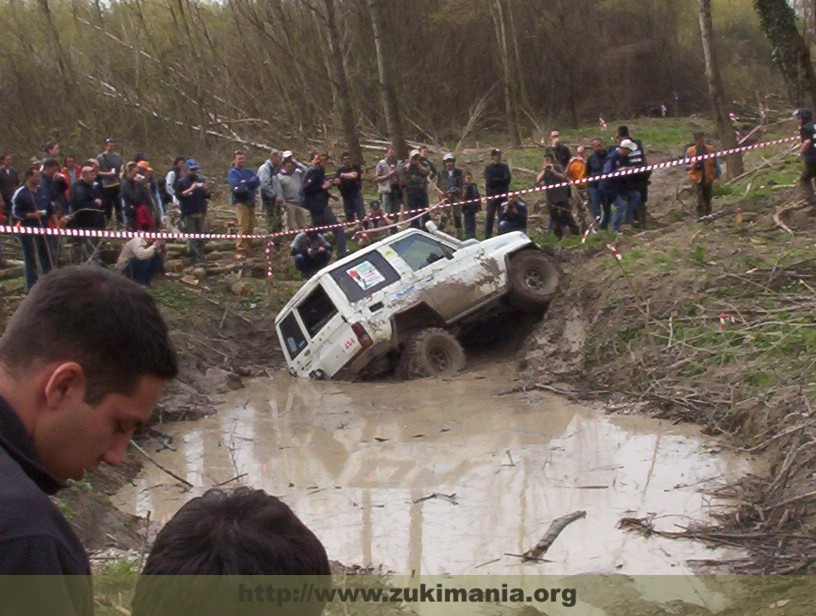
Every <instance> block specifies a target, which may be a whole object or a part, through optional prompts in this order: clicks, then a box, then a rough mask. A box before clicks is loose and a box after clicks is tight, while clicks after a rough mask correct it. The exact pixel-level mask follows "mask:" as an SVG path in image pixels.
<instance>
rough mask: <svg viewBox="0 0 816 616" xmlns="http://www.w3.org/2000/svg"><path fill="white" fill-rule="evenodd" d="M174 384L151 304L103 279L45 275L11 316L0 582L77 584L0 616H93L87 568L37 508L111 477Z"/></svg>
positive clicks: (110, 276) (0, 454)
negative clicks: (105, 469)
mask: <svg viewBox="0 0 816 616" xmlns="http://www.w3.org/2000/svg"><path fill="white" fill-rule="evenodd" d="M65 315H80V316H81V318H75V319H67V320H66V319H65ZM177 372H178V365H177V359H176V353H175V351H174V349H173V346H172V344H171V342H170V340H169V336H168V332H167V326H166V325H165V323H164V321H163V320H162V316H161V314H160V313H159V310H158V308H157V306H156V303H155V301H154V300H153V298H152V297H151V296H150V294H149V293H147V292H146V291H145V290H144V289H142V288H141V287H139V286H138V285H136V284H135V283H133V282H131V281H130V280H127V279H126V278H124V277H123V276H120V275H118V274H117V273H115V272H111V271H110V270H106V269H104V268H101V267H96V266H82V267H68V268H64V269H61V270H57V271H55V272H52V273H51V274H49V275H48V276H44V277H43V278H42V279H41V280H40V282H39V283H38V284H37V285H36V286H35V287H34V289H33V290H32V291H31V293H30V294H29V296H28V297H27V298H26V299H25V300H24V301H23V303H22V304H21V305H20V307H19V308H18V309H17V312H16V313H15V314H14V316H13V317H12V318H11V320H10V321H9V323H8V326H7V327H6V330H5V332H4V333H3V336H2V338H0V511H2V515H0V575H10V574H11V575H34V576H36V575H53V576H83V577H80V578H74V579H73V581H72V580H71V579H70V578H54V579H51V580H50V581H49V583H48V586H47V588H48V592H47V593H39V594H35V593H30V592H26V587H25V586H23V587H21V588H20V592H19V593H17V594H19V595H20V597H17V596H14V597H11V596H6V593H4V605H3V613H4V614H6V613H19V614H60V615H63V614H65V615H68V614H71V615H74V614H92V613H93V607H92V605H93V602H92V596H91V588H90V578H89V577H87V576H90V574H91V568H90V565H89V562H88V556H87V554H86V552H85V549H84V548H83V546H82V543H81V542H80V540H79V538H78V537H77V536H76V534H75V533H74V531H73V530H72V529H71V526H70V524H69V523H68V522H67V520H66V519H65V518H64V517H63V515H62V514H61V513H60V511H59V509H58V508H57V507H56V506H55V505H54V503H52V502H51V500H50V498H49V496H50V495H52V494H54V493H56V492H57V491H58V490H59V489H60V488H62V487H64V485H65V482H66V481H67V480H69V479H75V480H79V479H82V477H83V475H84V473H85V472H86V471H92V470H94V469H96V467H97V466H98V465H99V464H100V463H105V464H108V465H111V466H118V465H119V464H120V463H121V462H122V458H123V457H124V453H125V449H126V448H127V445H128V443H129V441H130V438H131V436H132V435H133V432H134V430H135V429H136V427H137V426H139V425H141V424H142V423H144V422H146V421H147V420H148V419H149V418H150V415H151V413H152V411H153V408H154V406H155V405H156V402H157V401H158V399H159V396H160V395H161V392H162V388H163V385H164V382H165V381H166V380H167V379H171V378H174V377H175V376H176V374H177ZM74 582H75V584H74ZM12 594H14V593H12ZM15 600H16V601H17V602H19V603H23V602H25V605H24V606H21V607H19V608H18V606H17V605H14V606H13V607H10V606H9V601H11V602H12V603H14V601H15ZM7 610H8V611H7Z"/></svg>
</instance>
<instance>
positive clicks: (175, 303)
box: [150, 283, 196, 312]
mask: <svg viewBox="0 0 816 616" xmlns="http://www.w3.org/2000/svg"><path fill="white" fill-rule="evenodd" d="M150 293H151V294H152V295H153V297H154V298H155V299H156V301H157V302H158V303H159V304H161V305H163V306H167V307H168V308H172V309H173V310H178V311H180V312H187V311H188V310H189V308H190V307H191V306H192V305H193V304H194V303H195V301H196V296H195V295H193V294H192V293H190V292H189V291H187V290H186V289H184V287H183V286H182V285H181V284H177V283H168V284H157V285H153V286H151V287H150Z"/></svg>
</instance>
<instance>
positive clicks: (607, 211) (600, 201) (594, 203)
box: [587, 137, 612, 229]
mask: <svg viewBox="0 0 816 616" xmlns="http://www.w3.org/2000/svg"><path fill="white" fill-rule="evenodd" d="M607 156H609V152H608V151H607V149H606V146H605V145H604V142H603V141H602V140H601V139H598V138H597V137H596V138H595V139H593V140H592V154H590V155H589V158H588V159H587V176H588V178H589V182H588V184H587V188H588V190H589V204H590V207H591V208H592V215H593V216H594V217H595V219H596V220H598V221H599V226H600V227H601V229H607V228H608V227H609V219H610V218H611V217H612V212H611V206H610V203H609V199H607V197H606V195H604V193H603V192H601V189H600V186H599V184H600V181H599V180H594V181H593V180H592V178H593V177H594V176H598V175H601V174H603V169H604V164H605V163H606V158H607Z"/></svg>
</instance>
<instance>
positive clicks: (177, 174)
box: [159, 156, 184, 212]
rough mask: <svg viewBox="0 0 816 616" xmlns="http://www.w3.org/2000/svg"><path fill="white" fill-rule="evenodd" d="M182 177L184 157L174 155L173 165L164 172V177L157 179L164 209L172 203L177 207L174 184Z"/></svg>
mask: <svg viewBox="0 0 816 616" xmlns="http://www.w3.org/2000/svg"><path fill="white" fill-rule="evenodd" d="M183 177H184V157H183V156H176V157H175V158H174V159H173V166H172V167H171V168H170V170H169V171H168V172H167V173H166V174H165V176H164V179H159V196H160V197H161V201H162V204H163V205H164V211H165V212H166V211H167V206H168V205H169V204H171V203H172V204H173V205H175V206H176V207H178V204H179V201H178V199H177V198H176V189H175V185H176V182H178V181H179V180H180V179H181V178H183Z"/></svg>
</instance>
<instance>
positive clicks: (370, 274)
mask: <svg viewBox="0 0 816 616" xmlns="http://www.w3.org/2000/svg"><path fill="white" fill-rule="evenodd" d="M346 273H347V274H348V275H349V276H351V279H352V280H353V281H354V282H356V283H357V284H358V285H359V286H360V288H361V289H363V290H364V291H365V290H366V289H370V288H371V287H375V286H377V285H378V284H380V283H381V282H384V281H385V276H383V275H382V274H381V273H380V270H378V269H377V268H376V267H374V266H373V265H372V264H371V262H370V261H363V262H362V263H358V264H357V265H355V266H354V267H352V268H350V269H348V270H346Z"/></svg>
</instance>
